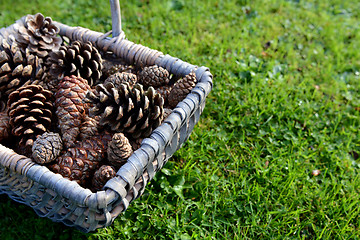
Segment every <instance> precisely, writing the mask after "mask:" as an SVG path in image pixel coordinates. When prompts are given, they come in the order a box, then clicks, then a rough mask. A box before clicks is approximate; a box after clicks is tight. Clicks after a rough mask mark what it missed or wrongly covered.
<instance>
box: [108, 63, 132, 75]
mask: <svg viewBox="0 0 360 240" xmlns="http://www.w3.org/2000/svg"><path fill="white" fill-rule="evenodd" d="M102 72H103V75H104V76H105V77H110V76H111V75H113V74H115V73H118V72H120V73H121V72H127V73H134V67H133V66H130V65H125V64H119V63H113V62H111V61H107V60H104V61H103V68H102Z"/></svg>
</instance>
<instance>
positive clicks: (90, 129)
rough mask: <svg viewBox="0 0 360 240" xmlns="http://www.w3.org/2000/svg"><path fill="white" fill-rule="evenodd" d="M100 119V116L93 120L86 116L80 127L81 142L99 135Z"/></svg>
mask: <svg viewBox="0 0 360 240" xmlns="http://www.w3.org/2000/svg"><path fill="white" fill-rule="evenodd" d="M99 118H100V117H98V116H96V117H94V118H92V117H89V116H87V115H85V118H84V120H83V122H82V123H81V125H80V135H79V137H80V140H83V139H87V138H91V137H93V136H94V135H98V134H99Z"/></svg>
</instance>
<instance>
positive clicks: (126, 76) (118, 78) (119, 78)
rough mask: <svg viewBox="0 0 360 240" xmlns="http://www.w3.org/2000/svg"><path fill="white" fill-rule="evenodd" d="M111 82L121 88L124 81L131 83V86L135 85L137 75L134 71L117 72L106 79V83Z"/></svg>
mask: <svg viewBox="0 0 360 240" xmlns="http://www.w3.org/2000/svg"><path fill="white" fill-rule="evenodd" d="M107 82H110V83H112V84H113V85H114V87H116V88H119V87H120V84H122V83H126V82H127V83H129V85H130V87H133V86H134V85H135V83H136V82H137V77H136V75H135V74H132V73H126V72H122V73H120V72H117V73H115V74H113V75H111V76H110V77H108V78H107V79H106V80H105V81H104V84H105V83H107Z"/></svg>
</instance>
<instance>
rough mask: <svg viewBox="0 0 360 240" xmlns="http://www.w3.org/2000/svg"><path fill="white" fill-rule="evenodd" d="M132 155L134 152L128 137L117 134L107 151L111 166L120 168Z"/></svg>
mask: <svg viewBox="0 0 360 240" xmlns="http://www.w3.org/2000/svg"><path fill="white" fill-rule="evenodd" d="M132 153H133V150H132V147H131V145H130V143H129V140H128V139H127V137H125V135H124V134H123V133H115V134H114V135H113V137H112V140H111V141H110V143H109V147H108V149H107V156H108V160H109V162H110V164H111V165H113V166H115V167H117V168H119V167H121V166H122V165H124V164H125V163H126V161H127V159H128V158H129V157H130V156H131V154H132Z"/></svg>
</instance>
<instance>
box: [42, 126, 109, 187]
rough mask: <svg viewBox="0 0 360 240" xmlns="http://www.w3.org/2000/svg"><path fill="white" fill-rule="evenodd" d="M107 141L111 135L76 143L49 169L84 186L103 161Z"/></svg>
mask: <svg viewBox="0 0 360 240" xmlns="http://www.w3.org/2000/svg"><path fill="white" fill-rule="evenodd" d="M109 141H111V135H110V134H106V133H105V134H103V135H101V136H100V135H98V136H94V137H93V138H89V139H85V140H83V141H79V142H76V144H75V146H74V147H71V148H68V149H67V150H66V151H65V153H64V154H63V155H61V156H60V157H58V159H57V162H56V164H53V165H51V166H49V168H50V169H51V170H53V171H54V172H55V173H60V174H61V175H62V176H63V177H65V178H67V179H69V180H74V181H76V182H77V183H79V184H80V185H82V186H84V185H85V184H86V182H87V181H88V180H89V179H90V177H91V176H92V175H93V174H94V172H95V170H96V169H97V168H98V167H99V165H100V163H101V161H102V160H104V159H105V156H106V151H107V145H108V142H109Z"/></svg>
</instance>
